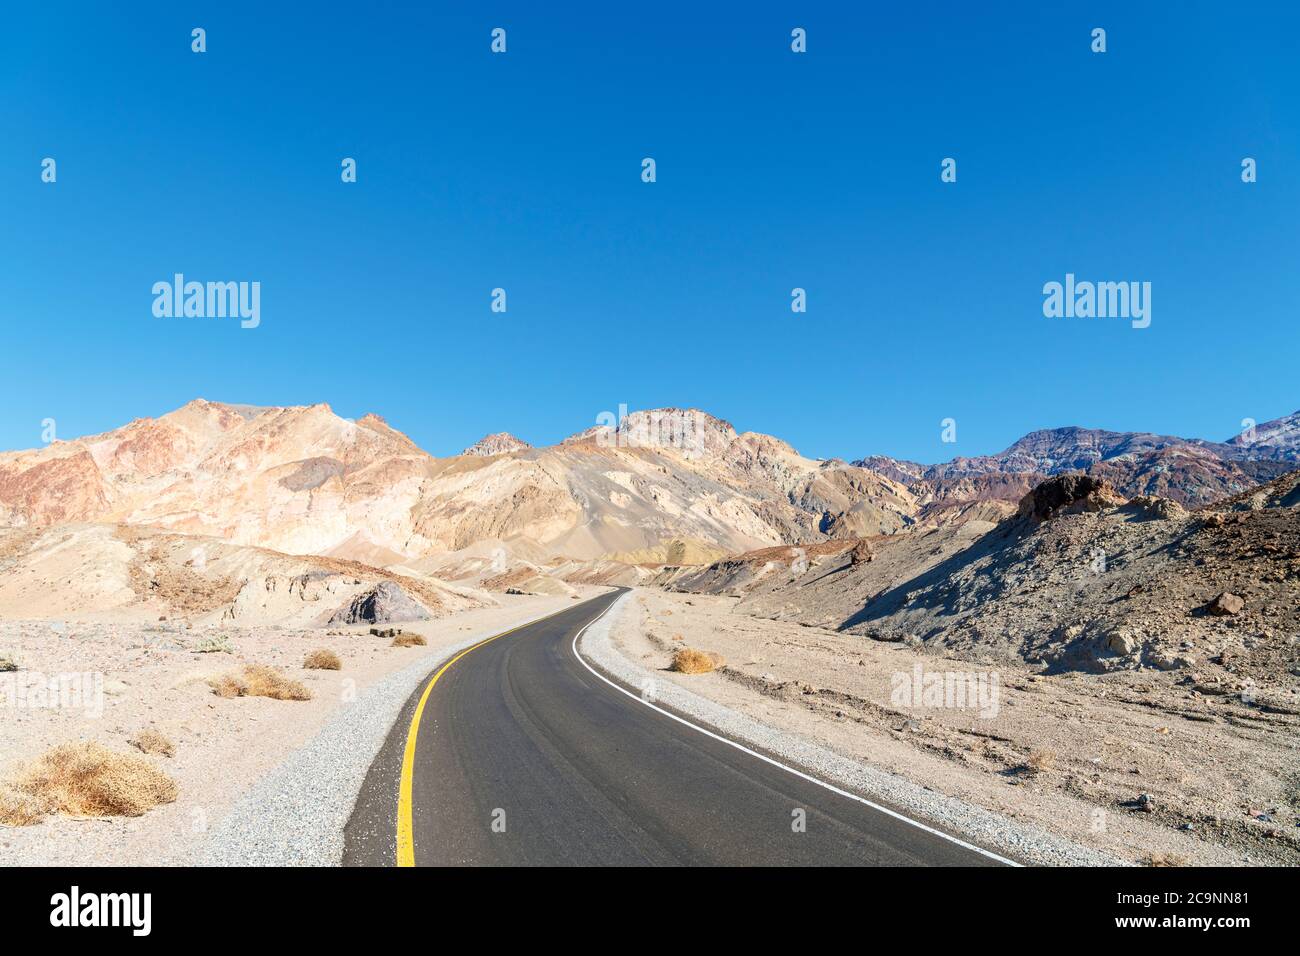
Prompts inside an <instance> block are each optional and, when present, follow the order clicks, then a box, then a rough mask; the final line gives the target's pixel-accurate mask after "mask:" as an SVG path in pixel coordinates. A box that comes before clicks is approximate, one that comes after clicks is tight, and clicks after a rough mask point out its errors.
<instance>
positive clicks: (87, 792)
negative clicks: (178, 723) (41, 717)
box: [0, 743, 177, 826]
mask: <svg viewBox="0 0 1300 956" xmlns="http://www.w3.org/2000/svg"><path fill="white" fill-rule="evenodd" d="M176 793H177V791H176V783H175V781H173V780H172V779H171V778H170V777H169V776H167V775H166V774H165V773H163V772H162V771H161V770H158V769H157V768H156V767H154V766H153V764H151V763H150V762H149V761H147V760H145V759H144V758H143V757H137V756H135V755H133V754H122V753H116V752H114V751H112V750H109V749H107V748H106V747H103V746H101V745H99V744H97V743H75V744H61V745H59V746H58V747H55V748H53V749H52V750H49V751H47V752H45V753H44V754H42V755H41V756H40V757H38V758H37V759H36V760H34V761H32V762H31V763H29V764H27V765H26V766H25V767H23V768H21V769H20V770H19V771H18V773H17V775H16V777H15V778H14V780H12V781H11V782H10V783H9V784H8V785H7V786H6V787H4V788H3V789H0V822H2V823H6V824H9V825H10V826H28V825H31V824H33V823H37V822H39V821H40V819H41V818H42V817H44V816H45V815H46V814H49V813H65V814H69V815H71V816H82V817H114V816H124V817H138V816H140V815H141V814H143V813H145V812H146V811H148V810H152V809H153V808H154V807H156V806H158V805H159V804H163V803H172V802H173V801H175V799H176Z"/></svg>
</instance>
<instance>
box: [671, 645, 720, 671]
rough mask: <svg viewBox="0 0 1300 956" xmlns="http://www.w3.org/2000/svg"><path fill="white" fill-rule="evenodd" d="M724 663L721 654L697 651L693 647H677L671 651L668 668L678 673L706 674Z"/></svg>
mask: <svg viewBox="0 0 1300 956" xmlns="http://www.w3.org/2000/svg"><path fill="white" fill-rule="evenodd" d="M725 663H726V661H724V660H723V659H722V655H721V654H712V653H709V652H708V651H697V650H696V649H695V648H693V647H679V648H678V649H677V650H676V651H674V652H673V663H672V666H671V668H670V670H674V671H677V673H679V674H707V673H708V672H709V671H711V670H714V669H716V668H718V667H721V666H722V665H723V664H725Z"/></svg>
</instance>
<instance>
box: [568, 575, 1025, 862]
mask: <svg viewBox="0 0 1300 956" xmlns="http://www.w3.org/2000/svg"><path fill="white" fill-rule="evenodd" d="M628 593H629V594H630V593H631V592H630V591H629V592H628ZM619 600H621V599H618V600H614V601H611V602H610V605H609V607H607V608H605V610H603V611H601V612H600V614H598V615H597V616H596V617H594V618H592V619H591V620H590V621H588V622H587V623H586V624H584V625H583V626H582V629H581V630H579V631H578V633H577V634H575V635H574V636H573V656H574V657H576V658H577V659H578V663H579V664H581V665H582V666H583V667H585V668H587V670H589V671H591V672H592V673H593V674H595V675H596V676H597V677H599V678H600V679H601V680H603V681H604V682H605V683H606V684H608V685H609V686H610V687H612V688H614V689H615V690H616V691H618V692H619V693H620V694H624V695H626V696H628V697H631V698H632V699H633V700H635V701H637V702H638V703H641V704H644V705H645V706H647V707H649V708H650V709H651V710H654V711H658V712H659V713H661V714H663V715H664V716H665V717H668V718H670V719H671V720H675V721H677V722H678V723H679V724H685V725H686V726H687V727H690V728H691V729H692V730H697V731H699V732H700V733H702V734H704V736H706V737H712V738H713V739H714V740H717V741H721V742H722V743H724V744H726V745H727V746H729V747H735V748H736V749H737V750H739V751H741V752H743V753H747V754H749V755H750V756H751V757H757V758H758V759H759V760H762V761H763V762H764V763H769V764H771V765H772V766H773V767H779V768H781V769H782V770H784V771H785V772H786V773H792V774H794V775H795V776H796V777H800V778H802V779H804V780H807V781H808V782H809V783H815V784H817V786H819V787H822V788H824V789H826V790H829V791H831V793H837V794H839V795H840V796H841V797H848V798H849V799H850V800H856V801H857V802H858V803H861V804H865V805H866V806H868V807H870V808H871V809H873V810H876V811H878V812H880V813H883V814H885V815H886V816H891V817H893V818H894V819H895V820H901V821H902V822H904V823H908V824H911V825H912V826H914V827H916V828H917V829H918V830H924V831H925V832H926V833H932V834H934V835H935V836H937V837H942V838H943V839H945V840H947V841H948V842H949V843H955V844H957V846H959V847H963V848H964V849H967V850H970V851H972V852H974V853H978V854H979V855H980V856H986V857H988V858H989V859H990V860H997V861H998V862H999V863H1003V864H1005V865H1007V866H1015V867H1019V866H1020V865H1021V864H1019V863H1017V862H1015V861H1014V860H1008V859H1007V858H1006V857H1005V856H999V855H998V854H996V853H994V852H992V851H991V850H986V849H984V848H983V847H979V846H975V845H974V844H973V843H967V842H966V841H965V840H959V839H958V838H957V837H955V836H953V835H952V834H950V833H944V832H943V831H942V830H936V829H935V828H934V827H931V826H926V825H925V824H924V823H921V822H920V821H919V820H913V819H912V818H911V817H908V816H904V815H903V814H901V813H899V812H898V811H897V810H891V809H889V807H882V806H881V805H880V804H878V803H873V802H871V801H870V800H868V799H866V798H865V797H860V796H858V795H857V794H856V793H850V792H849V791H848V790H842V789H840V788H839V787H837V786H835V785H834V784H831V783H827V782H826V781H825V780H819V779H817V778H816V777H814V776H812V775H811V774H807V773H804V772H803V771H802V770H796V769H795V768H794V767H791V766H789V765H788V764H783V763H781V761H779V760H773V759H772V758H771V757H769V756H767V755H766V754H761V753H759V752H758V751H757V750H751V749H750V748H748V747H746V746H745V745H744V744H738V743H736V741H734V740H730V739H728V738H726V737H723V736H722V735H721V734H715V733H714V732H713V731H711V730H708V729H706V728H704V727H701V726H700V725H699V724H693V723H691V722H690V721H689V720H686V719H685V718H682V717H678V716H677V715H676V714H674V713H672V712H671V711H667V710H664V709H663V708H662V707H656V706H655V705H654V704H652V703H650V701H648V700H646V699H645V698H643V697H639V696H637V695H636V694H634V693H632V692H631V691H630V690H628V689H627V688H626V687H620V686H619V685H618V684H616V683H614V681H612V680H610V679H609V678H608V677H606V676H605V675H604V674H602V673H600V671H598V670H596V669H595V668H594V667H592V666H591V665H590V664H588V663H587V662H586V661H585V660H583V659H582V655H581V654H579V653H578V639H579V638H581V637H582V635H583V633H584V632H585V631H586V630H587V628H589V627H591V625H593V624H595V623H596V622H597V621H599V620H600V619H601V618H602V617H604V616H605V615H606V614H608V613H609V612H610V611H611V610H613V608H614V607H615V606H616V605H617V604H618V603H619Z"/></svg>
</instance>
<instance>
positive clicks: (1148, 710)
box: [582, 589, 1297, 865]
mask: <svg viewBox="0 0 1300 956" xmlns="http://www.w3.org/2000/svg"><path fill="white" fill-rule="evenodd" d="M734 606H735V601H734V599H730V598H725V597H713V596H704V595H689V594H678V593H670V592H662V591H658V590H648V589H647V590H642V589H638V590H637V591H634V592H633V593H632V595H630V596H629V597H628V598H625V599H624V601H623V603H622V604H621V605H620V610H619V612H618V613H617V614H615V613H611V614H610V615H609V616H608V617H607V618H606V620H605V621H603V622H601V624H599V625H596V626H593V627H592V628H591V629H590V630H589V631H588V632H587V635H586V636H584V639H583V642H582V647H583V651H584V653H585V654H586V655H587V656H588V657H589V659H590V660H591V661H592V662H593V663H595V664H597V665H598V666H600V667H601V668H602V669H604V670H606V671H607V672H608V673H610V674H611V675H613V676H616V677H618V678H619V679H621V680H623V681H624V682H625V683H627V684H629V685H631V686H634V687H645V686H647V684H646V682H647V681H648V682H651V684H650V686H653V687H654V690H655V693H656V695H657V698H658V699H659V701H660V702H662V703H664V704H665V705H666V706H669V707H670V708H672V709H674V710H677V711H679V712H681V713H683V714H687V715H691V716H693V717H696V718H698V719H699V720H701V721H702V722H704V723H707V724H709V725H712V726H715V727H717V728H720V729H721V730H722V731H723V732H724V733H726V734H727V735H728V736H731V737H732V738H733V739H737V740H740V741H742V742H748V743H750V744H751V745H755V746H757V747H760V748H762V749H764V750H766V751H768V752H771V753H774V754H777V755H780V756H782V757H784V758H786V759H787V760H789V761H791V762H794V763H796V764H799V765H801V766H803V767H805V768H807V769H811V770H813V771H814V772H816V773H817V774H819V775H821V776H823V777H824V778H826V779H828V780H830V781H832V782H836V783H839V784H841V785H846V786H848V787H850V788H852V789H853V790H855V791H857V792H860V793H863V794H864V795H866V796H868V797H870V798H873V799H877V800H878V801H880V802H882V803H884V804H886V805H890V806H893V807H895V808H897V809H899V810H901V811H903V812H906V813H908V814H909V815H914V816H917V817H918V818H919V819H922V820H925V821H929V822H932V823H935V824H937V825H938V826H940V827H941V828H945V829H948V830H950V831H952V832H954V833H956V834H957V835H960V836H963V837H964V838H967V839H969V840H971V841H972V842H976V843H979V844H981V845H984V846H987V847H989V848H991V849H993V850H995V851H998V852H1001V853H1004V854H1006V855H1008V856H1011V857H1013V858H1016V859H1019V860H1022V861H1024V862H1029V863H1036V864H1049V865H1050V864H1056V865H1096V864H1106V863H1112V864H1113V863H1120V864H1125V863H1127V864H1143V863H1152V862H1156V863H1163V864H1175V865H1177V864H1187V865H1250V864H1276V863H1295V862H1296V861H1297V855H1296V853H1295V849H1294V843H1293V840H1289V839H1288V837H1291V836H1292V835H1291V834H1290V833H1288V832H1286V831H1285V830H1284V829H1283V828H1291V829H1294V821H1292V820H1291V819H1290V817H1291V815H1292V814H1291V811H1290V808H1289V807H1288V806H1287V803H1286V800H1287V796H1286V795H1287V793H1288V792H1289V791H1288V789H1287V788H1288V786H1289V783H1288V778H1289V777H1293V776H1294V774H1295V765H1294V746H1295V739H1296V735H1295V728H1294V727H1292V726H1290V725H1286V726H1281V725H1276V724H1277V721H1278V720H1280V721H1282V723H1283V724H1286V721H1287V720H1288V719H1289V718H1287V717H1286V715H1263V717H1264V718H1265V719H1250V718H1243V717H1241V716H1240V715H1236V713H1235V711H1236V710H1237V709H1242V708H1235V707H1233V706H1232V704H1231V702H1227V703H1225V704H1224V707H1225V715H1223V716H1222V717H1216V718H1215V720H1214V721H1213V722H1205V721H1202V720H1190V719H1183V718H1182V717H1181V716H1180V713H1181V712H1180V709H1179V700H1178V693H1177V691H1172V692H1171V691H1170V690H1169V689H1168V688H1164V687H1163V685H1159V686H1157V685H1153V684H1152V682H1151V680H1150V679H1147V678H1139V677H1138V676H1137V675H1132V674H1125V675H1106V676H1105V677H1101V676H1098V675H1062V676H1059V677H1050V678H1048V677H1041V676H1038V675H1036V674H1034V673H1032V672H1031V671H1030V670H1029V669H1028V668H1021V669H1017V668H1015V667H1014V666H1001V665H1000V666H999V668H998V671H997V674H996V676H997V679H998V681H999V686H998V699H997V702H998V706H997V707H996V708H993V709H986V712H984V713H980V712H978V711H976V710H974V709H969V708H961V707H951V706H949V707H945V706H942V705H940V706H917V707H909V706H902V705H900V703H899V701H898V699H897V698H896V696H895V693H894V691H895V688H896V687H897V686H899V685H898V684H897V683H896V681H897V680H898V679H899V678H898V675H907V676H908V677H910V676H911V675H912V674H913V673H914V672H915V668H917V667H918V666H919V667H920V668H921V672H922V674H923V675H930V674H933V673H945V672H946V673H969V672H971V668H972V667H975V666H976V665H972V664H971V663H969V662H963V661H958V660H955V659H954V660H949V659H946V658H943V657H939V656H937V655H934V654H928V653H924V652H920V651H916V650H913V649H911V648H908V647H905V646H903V645H899V644H882V643H879V642H874V641H869V640H865V639H863V638H862V637H859V636H854V635H847V634H840V633H837V632H834V631H827V630H821V629H818V628H809V627H802V626H799V625H796V624H793V623H788V622H778V621H768V620H760V619H755V618H751V617H749V616H747V615H744V614H738V613H733V609H734ZM682 646H690V647H693V648H698V649H701V650H704V651H708V652H714V653H718V654H721V655H722V656H723V657H724V658H725V659H726V662H727V663H726V664H725V666H723V667H721V668H720V669H718V670H716V671H714V672H713V673H708V674H695V675H684V674H678V673H675V672H673V671H671V670H669V669H668V668H669V664H670V662H671V659H672V654H673V652H674V651H675V650H676V649H677V648H679V647H682ZM1022 671H1023V673H1022ZM986 676H987V675H986ZM1170 683H1171V684H1172V681H1170ZM1229 710H1230V711H1233V713H1227V711H1229ZM993 711H996V712H993ZM1258 716H1259V715H1256V717H1258ZM1288 768H1289V769H1288ZM1141 793H1147V794H1148V795H1150V796H1151V797H1152V798H1153V800H1154V804H1153V806H1154V811H1153V812H1148V811H1146V810H1143V809H1141V808H1140V807H1139V806H1138V805H1137V804H1136V798H1137V797H1138V795H1139V794H1141ZM1258 816H1264V817H1267V818H1268V819H1265V820H1260V819H1257V817H1258ZM1283 817H1285V820H1282V822H1279V820H1281V818H1283ZM1189 825H1190V826H1189ZM1185 827H1189V828H1186V829H1185Z"/></svg>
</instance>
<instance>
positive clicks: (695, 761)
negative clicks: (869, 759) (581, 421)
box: [344, 593, 997, 866]
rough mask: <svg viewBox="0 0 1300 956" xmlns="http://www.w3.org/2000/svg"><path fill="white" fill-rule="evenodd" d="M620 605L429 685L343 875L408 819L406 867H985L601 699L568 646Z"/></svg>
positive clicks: (513, 636) (581, 607)
mask: <svg viewBox="0 0 1300 956" xmlns="http://www.w3.org/2000/svg"><path fill="white" fill-rule="evenodd" d="M617 597H618V594H617V593H615V594H610V595H602V596H600V597H598V598H594V599H592V600H590V601H586V602H583V603H582V604H577V605H575V606H573V607H571V608H567V609H566V610H564V611H562V612H561V613H559V614H557V615H555V616H553V617H550V618H547V619H545V620H542V621H538V622H536V623H534V624H530V625H528V626H526V627H523V628H521V629H519V630H516V631H514V632H511V633H508V634H506V635H504V636H501V637H498V638H495V639H491V640H489V641H487V642H485V643H482V644H480V645H477V646H476V647H475V648H474V649H472V650H470V651H468V652H466V653H464V654H463V655H461V656H459V657H458V658H456V659H454V660H453V662H452V663H450V664H449V665H446V666H443V667H441V668H440V669H439V671H437V672H435V673H436V675H437V676H436V679H435V676H434V675H430V679H429V680H426V681H424V682H423V683H422V684H421V686H420V688H419V689H418V690H417V691H416V693H415V694H414V695H413V696H412V698H411V700H409V701H408V702H407V704H406V707H405V708H404V710H403V713H402V715H401V716H400V717H399V718H398V721H397V723H396V724H395V725H394V727H393V730H392V732H391V733H390V734H389V737H388V740H387V741H386V743H385V744H384V747H383V749H382V750H381V752H380V753H379V755H378V757H377V758H376V760H375V763H374V764H373V765H372V767H371V768H370V771H369V774H368V776H367V778H366V781H365V785H364V786H363V788H362V791H361V794H360V796H359V798H358V801H357V805H356V807H355V809H354V811H353V814H352V818H351V819H350V820H349V822H348V824H347V828H346V830H345V846H346V849H345V854H344V863H345V864H346V865H361V866H392V865H394V864H395V863H398V862H399V847H400V845H401V843H402V842H403V841H402V839H401V838H400V837H399V836H398V834H399V831H400V830H401V827H402V825H403V824H402V819H403V817H407V830H406V833H407V838H406V841H405V842H406V847H407V853H406V856H405V858H404V859H403V860H402V862H404V863H405V864H407V865H410V864H414V865H419V866H440V865H464V864H470V865H522V866H530V865H585V866H623V865H647V864H660V865H720V866H733V865H751V866H753V865H787V866H807V865H817V866H832V865H846V866H892V865H957V866H985V865H996V863H997V861H996V860H994V859H990V858H989V857H987V856H984V855H982V854H980V853H977V852H976V851H974V850H972V849H969V848H967V847H965V846H962V845H961V844H959V843H956V842H953V841H952V840H950V839H947V838H945V837H944V836H941V835H939V834H936V833H933V832H930V831H928V830H926V829H922V828H919V827H916V826H913V825H911V824H910V823H908V822H906V821H904V820H899V819H897V818H895V817H892V816H890V815H888V814H886V813H883V812H881V811H880V810H877V809H874V808H872V807H871V806H868V805H866V804H864V803H861V802H858V801H856V800H854V799H852V798H850V797H847V796H843V795H840V794H838V793H835V792H834V791H832V790H828V789H826V788H824V787H822V786H819V785H818V784H817V783H814V782H812V781H809V780H806V779H804V778H802V777H800V776H797V775H796V774H794V773H791V772H789V771H788V770H785V769H783V768H781V767H779V766H774V765H772V764H770V763H767V762H765V761H763V760H761V759H759V758H757V757H755V756H753V755H751V754H749V753H746V752H744V751H742V750H739V749H737V748H735V747H733V746H730V745H729V744H727V743H725V742H723V741H720V740H717V739H714V738H712V737H710V736H708V735H706V734H704V733H701V732H700V731H699V730H696V729H694V728H693V727H691V726H688V725H686V724H683V723H681V722H679V721H677V720H673V719H672V718H670V717H668V716H666V715H664V714H662V713H659V712H657V711H655V710H653V709H651V708H650V707H647V706H645V705H644V704H642V703H641V702H640V701H639V700H636V699H633V698H631V697H629V696H628V695H627V694H625V693H622V692H620V691H619V690H618V689H616V688H615V687H611V686H610V685H609V684H608V683H606V682H605V681H604V680H602V679H601V678H600V677H598V676H596V675H595V674H593V673H592V672H591V671H590V670H588V668H587V667H586V666H584V664H583V663H582V662H580V661H579V660H578V659H577V657H576V656H575V654H574V651H573V642H574V636H575V635H576V634H577V632H578V631H579V630H580V629H581V628H582V627H583V626H584V625H585V624H587V623H589V622H591V621H593V620H594V619H595V618H596V617H597V616H599V615H600V614H601V613H602V612H603V611H605V609H606V608H608V607H609V605H610V604H612V603H613V601H614V600H615V599H616V598H617ZM430 680H436V682H435V683H434V685H433V686H432V687H431V688H430V687H429V683H430ZM421 700H423V707H422V708H421V707H420V704H421ZM417 709H419V710H420V717H419V721H418V725H417V732H416V734H415V743H414V746H409V747H408V737H409V736H410V731H411V725H412V718H413V716H414V715H415V713H416V711H417ZM404 758H405V760H406V763H407V764H408V775H407V781H408V782H407V790H406V793H407V798H408V799H407V804H406V805H407V807H409V815H408V813H406V812H404V811H403V805H402V802H401V800H400V794H401V791H402V767H403V760H404ZM801 817H802V820H803V824H804V825H803V827H802V829H801V828H799V827H798V826H797V824H798V822H799V819H800V818H801Z"/></svg>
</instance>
